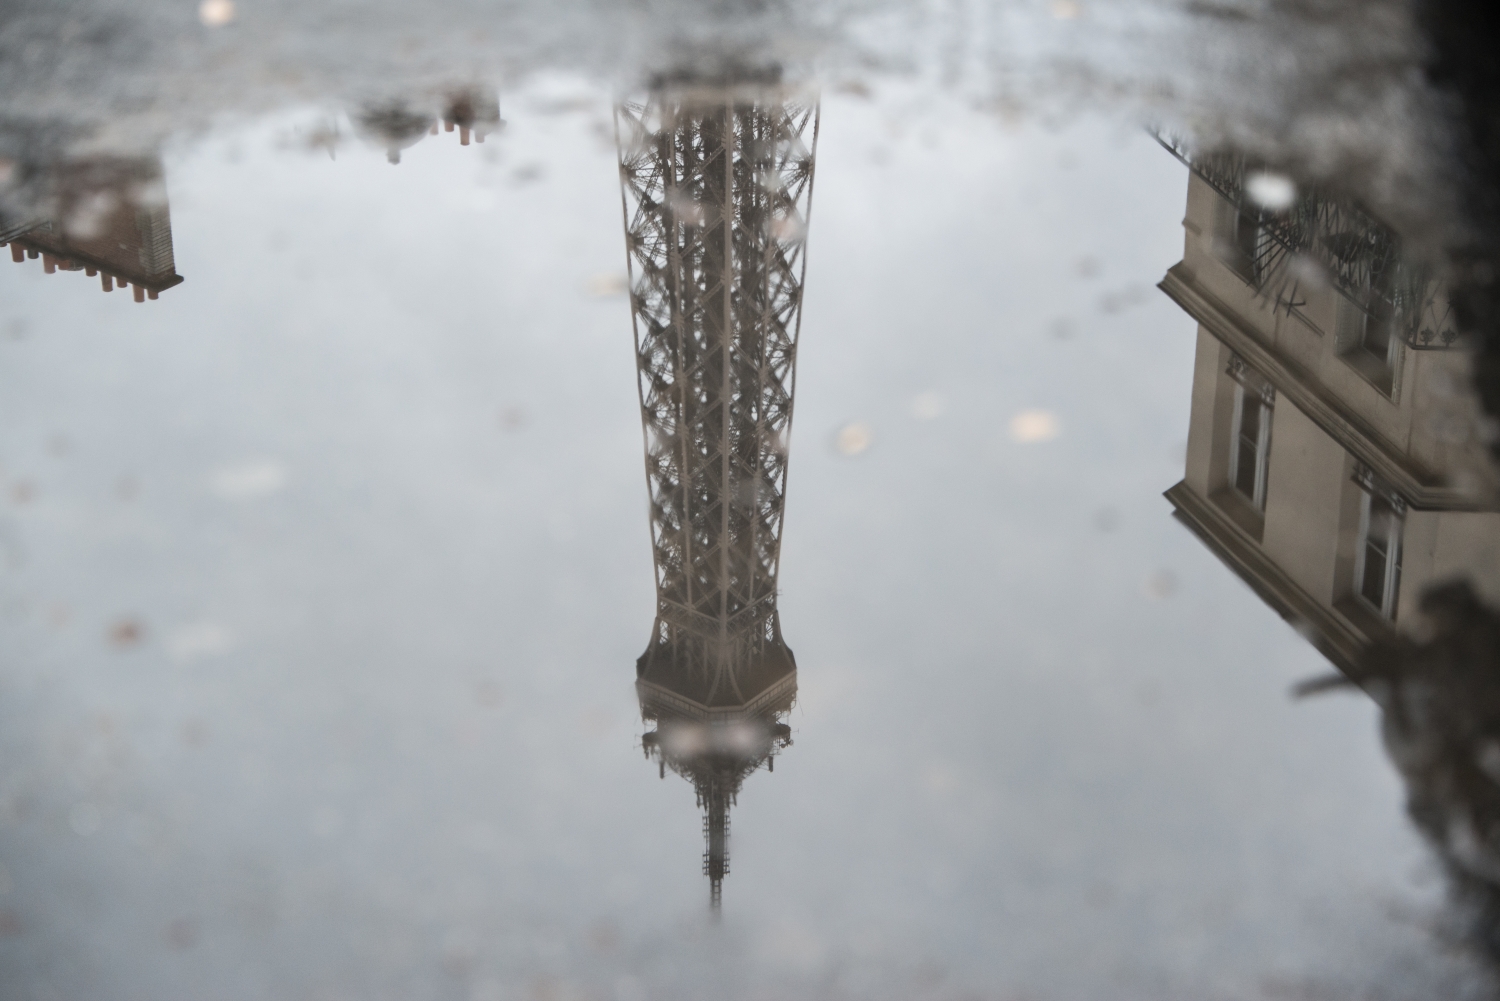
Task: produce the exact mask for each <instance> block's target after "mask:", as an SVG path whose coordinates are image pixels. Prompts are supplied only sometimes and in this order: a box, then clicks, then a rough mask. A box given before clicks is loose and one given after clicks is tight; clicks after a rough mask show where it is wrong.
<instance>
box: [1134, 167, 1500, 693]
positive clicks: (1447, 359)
mask: <svg viewBox="0 0 1500 1001" xmlns="http://www.w3.org/2000/svg"><path fill="white" fill-rule="evenodd" d="M1184 159H1189V158H1188V157H1186V156H1184ZM1190 165H1191V167H1192V176H1191V180H1190V182H1189V189H1188V209H1187V217H1186V219H1185V220H1184V226H1185V227H1186V229H1187V239H1186V250H1185V253H1184V256H1183V260H1182V262H1181V263H1179V264H1178V265H1176V266H1175V267H1173V268H1172V269H1171V270H1170V271H1169V272H1168V273H1167V276H1166V278H1165V279H1164V280H1163V281H1162V283H1161V287H1162V289H1163V290H1164V291H1165V292H1166V293H1167V294H1168V295H1170V296H1171V297H1172V298H1173V299H1175V300H1176V301H1177V303H1178V304H1179V305H1181V306H1182V307H1183V309H1185V310H1186V311H1187V312H1188V313H1189V314H1190V315H1192V317H1193V318H1194V319H1196V320H1197V321H1198V352H1197V362H1196V367H1195V371H1194V376H1193V396H1192V418H1191V422H1190V426H1189V433H1188V450H1187V461H1186V466H1187V468H1186V474H1185V476H1184V478H1183V480H1182V482H1181V483H1179V484H1177V485H1176V486H1175V487H1173V488H1172V489H1171V490H1169V491H1168V492H1167V497H1168V499H1170V500H1171V501H1172V504H1173V505H1174V507H1175V508H1176V509H1177V510H1176V513H1177V516H1178V517H1179V518H1180V519H1181V520H1182V521H1184V522H1185V523H1186V524H1187V525H1188V526H1189V527H1191V528H1192V529H1193V531H1194V532H1196V533H1197V534H1198V535H1199V536H1200V537H1201V538H1202V539H1203V541H1204V542H1205V543H1206V544H1207V545H1208V546H1209V548H1210V549H1212V550H1213V551H1214V552H1215V554H1217V555H1218V556H1219V557H1220V558H1221V559H1222V560H1223V561H1224V562H1225V563H1226V564H1227V565H1229V566H1230V567H1231V568H1233V569H1234V570H1235V571H1236V572H1237V573H1238V574H1239V575H1240V576H1241V577H1242V578H1243V579H1244V580H1245V581H1246V582H1247V583H1249V584H1250V586H1251V587H1252V588H1254V589H1255V590H1256V592H1257V593H1259V594H1260V596H1261V597H1262V598H1264V599H1265V600H1266V602H1267V603H1269V604H1270V605H1271V606H1272V607H1273V608H1275V609H1276V610H1277V611H1278V612H1280V613H1281V614H1282V615H1283V616H1285V617H1286V618H1288V619H1290V620H1293V621H1295V622H1297V623H1299V625H1301V626H1303V627H1305V629H1306V631H1307V632H1308V635H1309V636H1310V637H1312V638H1313V640H1314V642H1315V643H1316V644H1317V645H1318V647H1319V648H1320V649H1321V650H1322V651H1323V653H1325V654H1326V655H1327V656H1328V657H1329V659H1331V660H1332V661H1333V662H1334V663H1335V664H1336V665H1338V666H1339V667H1340V668H1342V669H1344V670H1346V671H1351V670H1353V669H1354V667H1355V664H1356V662H1357V661H1358V659H1359V657H1360V656H1361V653H1362V651H1363V650H1364V649H1365V648H1366V647H1367V646H1368V645H1369V644H1370V643H1371V642H1372V641H1377V640H1380V639H1383V638H1386V637H1389V636H1391V635H1392V634H1393V630H1395V629H1404V628H1405V627H1406V626H1407V625H1408V624H1409V622H1410V620H1411V619H1412V617H1413V615H1414V614H1415V613H1416V611H1417V602H1416V600H1415V598H1416V596H1417V594H1418V593H1419V592H1420V591H1421V589H1422V588H1424V587H1425V586H1426V585H1428V584H1429V583H1431V582H1433V581H1436V580H1439V579H1442V578H1447V577H1452V576H1457V575H1467V576H1469V577H1471V578H1472V579H1473V581H1474V584H1475V586H1476V587H1477V588H1478V589H1479V590H1480V591H1481V592H1482V593H1483V594H1485V595H1486V596H1487V597H1489V598H1490V599H1491V600H1492V601H1500V513H1497V512H1496V508H1497V503H1496V500H1497V494H1496V491H1495V483H1494V480H1493V477H1492V476H1491V475H1490V474H1489V473H1488V472H1487V469H1488V464H1487V461H1486V453H1485V448H1484V443H1483V442H1482V441H1481V440H1480V435H1479V433H1478V427H1479V426H1480V424H1479V420H1478V409H1477V404H1476V403H1475V402H1474V401H1473V400H1472V399H1471V398H1470V397H1469V396H1468V395H1467V394H1466V385H1467V365H1468V358H1467V355H1466V353H1464V352H1461V351H1457V350H1451V348H1452V347H1454V346H1456V342H1455V338H1454V335H1453V332H1452V326H1451V322H1450V321H1449V319H1448V315H1447V307H1446V298H1445V295H1444V293H1443V289H1442V287H1441V285H1440V283H1439V282H1437V281H1434V280H1432V279H1431V278H1430V277H1429V276H1428V275H1427V274H1426V273H1425V272H1423V271H1422V270H1421V269H1419V268H1417V267H1415V266H1413V265H1412V264H1410V263H1409V262H1408V261H1406V260H1405V259H1404V258H1403V257H1402V255H1401V248H1400V244H1399V241H1398V240H1397V238H1396V237H1395V235H1394V234H1392V233H1391V232H1390V231H1389V230H1388V229H1386V228H1385V227H1383V226H1382V225H1380V224H1379V223H1378V222H1376V221H1374V220H1373V219H1372V218H1371V217H1369V216H1368V215H1365V214H1364V213H1363V212H1361V211H1360V210H1359V209H1358V208H1357V207H1354V206H1351V205H1349V204H1347V203H1340V202H1338V201H1336V200H1333V199H1329V198H1325V197H1323V196H1321V195H1319V194H1317V193H1316V192H1311V191H1304V192H1301V193H1298V192H1297V191H1296V190H1295V189H1294V188H1292V186H1291V185H1290V184H1289V182H1287V181H1286V179H1284V178H1281V177H1279V176H1277V175H1274V174H1270V173H1267V172H1259V171H1256V170H1254V169H1252V168H1248V167H1247V166H1246V164H1245V162H1244V161H1243V160H1242V159H1239V158H1235V157H1227V156H1219V157H1204V158H1193V159H1192V160H1191V164H1190Z"/></svg>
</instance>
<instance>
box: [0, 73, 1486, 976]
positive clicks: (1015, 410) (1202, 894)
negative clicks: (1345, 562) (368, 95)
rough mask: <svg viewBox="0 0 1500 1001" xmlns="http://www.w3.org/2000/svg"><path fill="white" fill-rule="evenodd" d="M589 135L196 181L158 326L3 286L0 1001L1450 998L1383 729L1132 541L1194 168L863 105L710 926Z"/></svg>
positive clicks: (1090, 128)
mask: <svg viewBox="0 0 1500 1001" xmlns="http://www.w3.org/2000/svg"><path fill="white" fill-rule="evenodd" d="M579 90H580V91H581V93H582V94H583V97H584V98H585V99H586V100H583V101H580V103H579V107H578V109H577V110H574V111H571V112H569V113H567V114H562V115H559V114H552V113H544V112H542V111H541V110H539V108H538V104H539V103H540V102H539V101H534V100H530V99H529V96H528V94H526V93H522V94H518V95H517V96H516V99H515V100H513V101H512V100H510V99H509V98H507V101H506V104H505V116H506V118H507V119H508V121H509V124H508V125H507V127H506V130H505V131H504V133H502V134H501V135H499V136H493V137H491V138H490V139H489V140H488V142H487V143H486V144H485V145H484V146H483V147H477V146H471V147H469V148H462V147H460V146H458V145H457V143H456V141H453V140H452V139H451V137H447V139H446V140H445V139H444V138H443V137H439V139H438V140H432V139H429V140H427V141H424V142H422V143H419V144H418V145H416V146H414V147H411V148H410V149H408V150H406V151H405V152H404V153H403V156H402V162H401V164H400V166H399V167H397V168H392V167H390V166H388V165H387V164H386V162H385V160H384V157H383V155H382V153H381V151H379V150H376V149H362V148H356V147H353V146H350V147H347V148H345V149H343V150H340V152H339V154H338V156H337V158H336V159H329V158H328V157H327V156H325V155H323V154H322V153H321V152H315V153H314V154H304V153H302V152H298V151H295V150H292V149H288V148H286V147H287V146H288V145H289V142H288V140H287V137H288V136H295V135H296V134H297V130H298V129H311V128H312V127H313V125H312V124H309V123H312V122H314V121H315V116H311V115H297V114H288V115H286V116H283V117H281V118H278V119H275V120H271V121H265V122H261V123H258V124H254V125H249V126H245V127H242V128H239V129H236V130H230V131H226V132H223V133H219V134H215V135H212V136H210V137H209V138H207V139H205V140H204V141H202V142H200V143H197V144H192V145H184V146H181V147H176V148H174V149H172V150H171V151H170V152H169V155H168V156H167V157H166V172H167V186H168V190H169V194H170V198H171V208H172V224H173V237H174V244H175V254H176V261H177V269H178V272H179V273H181V274H183V275H185V276H186V278H187V280H186V282H185V283H184V284H182V285H181V286H179V287H177V288H174V289H171V290H170V291H169V292H167V293H164V294H163V295H162V297H161V298H160V300H158V301H156V302H151V303H147V304H144V305H141V306H136V305H135V304H133V303H130V302H129V301H126V300H125V299H124V297H121V296H118V295H116V296H105V295H101V294H99V293H98V292H97V290H96V288H95V287H94V286H92V285H91V284H90V283H89V282H88V281H87V280H85V279H84V278H83V277H81V276H78V275H74V274H67V273H64V274H54V275H46V274H43V273H42V271H41V269H40V268H38V267H30V266H0V284H3V289H4V291H3V299H0V302H3V305H0V330H9V331H12V335H11V336H10V337H9V338H8V339H0V487H3V490H4V497H5V500H4V501H3V507H0V558H3V559H4V560H5V561H6V563H5V566H6V570H5V573H4V575H3V577H0V648H3V649H5V650H6V651H7V652H8V654H7V656H6V657H4V658H3V660H0V686H3V691H4V698H3V699H0V713H3V714H4V720H3V726H0V734H3V737H0V740H3V742H4V744H3V746H4V761H5V763H6V764H5V772H4V775H3V779H0V782H3V784H0V824H3V832H4V833H3V837H4V844H5V846H6V848H5V859H4V864H5V874H6V877H7V885H9V886H10V887H11V888H10V889H9V890H8V891H7V892H6V893H5V894H4V896H3V897H0V908H3V909H4V912H5V914H7V915H10V918H9V919H7V920H8V921H13V922H14V924H13V925H12V924H5V925H4V926H3V927H0V931H4V930H5V929H13V931H10V932H7V933H6V936H5V937H3V938H0V964H3V968H4V970H5V976H6V980H7V981H8V982H9V983H10V984H11V985H12V987H13V989H14V990H15V991H16V996H18V997H35V998H50V997H95V998H114V997H119V998H133V997H148V996H149V997H162V998H176V997H222V998H247V999H248V998H270V997H276V998H288V997H306V998H334V997H364V998H381V997H391V998H395V997H402V998H411V997H433V998H438V997H443V998H447V997H453V998H473V999H476V1001H480V999H490V998H510V997H527V996H529V997H537V998H563V997H569V998H572V997H591V998H618V999H620V1001H631V999H634V998H644V997H658V996H660V997H701V996H704V995H705V994H706V993H712V994H713V995H715V996H727V997H746V998H750V997H760V996H762V995H770V994H773V993H774V994H776V995H777V996H789V995H795V996H803V995H806V996H845V997H859V998H863V997H869V998H884V997H903V998H907V997H916V996H922V997H953V998H958V997H968V996H986V997H990V996H992V997H997V998H1005V997H1015V998H1022V997H1027V998H1032V997H1034V998H1093V997H1110V998H1142V999H1144V998H1153V999H1159V998H1171V997H1183V998H1187V997H1193V998H1204V997H1225V998H1238V997H1274V996H1281V997H1286V996H1294V997H1295V996H1310V997H1322V996H1327V997H1361V996H1375V995H1377V992H1378V996H1382V997H1410V998H1418V997H1421V998H1430V997H1435V996H1447V997H1457V996H1464V992H1466V991H1469V990H1472V989H1475V988H1474V980H1473V972H1472V970H1471V969H1470V968H1469V967H1468V966H1467V965H1465V961H1464V960H1462V959H1461V958H1456V957H1454V956H1452V955H1449V954H1445V953H1444V952H1443V951H1442V950H1441V949H1440V948H1439V945H1438V943H1437V942H1436V941H1435V939H1434V938H1433V936H1432V934H1431V932H1430V929H1429V928H1428V924H1429V922H1430V919H1431V918H1432V916H1433V915H1434V914H1435V913H1436V910H1437V906H1438V903H1439V901H1440V895H1441V887H1440V885H1439V882H1438V880H1437V879H1436V877H1435V873H1434V871H1433V866H1432V864H1431V863H1430V862H1428V861H1427V857H1426V855H1425V853H1424V852H1423V851H1422V850H1421V848H1420V845H1419V844H1418V841H1417V838H1416V835H1415V834H1414V833H1412V832H1411V831H1410V830H1409V829H1408V826H1407V824H1406V822H1405V820H1404V818H1403V816H1402V812H1401V792H1400V787H1399V784H1398V781H1397V779H1396V777H1395V776H1394V775H1393V774H1392V772H1391V770H1390V768H1389V766H1388V765H1387V764H1386V763H1385V761H1384V760H1383V758H1382V756H1381V752H1380V749H1379V745H1378V743H1377V740H1376V736H1375V718H1376V710H1375V708H1374V707H1373V706H1372V705H1370V704H1368V703H1367V702H1365V701H1363V700H1361V699H1356V698H1330V699H1325V700H1320V701H1317V702H1314V703H1308V704H1294V703H1292V702H1291V701H1289V700H1288V698H1287V695H1286V693H1287V689H1288V686H1289V685H1290V684H1291V683H1292V682H1293V681H1294V680H1297V679H1299V678H1302V677H1305V676H1307V675H1309V674H1312V673H1315V672H1316V671H1318V670H1320V669H1321V667H1322V662H1321V660H1320V659H1319V657H1318V655H1317V654H1316V653H1315V652H1314V651H1313V650H1312V649H1311V648H1310V647H1308V646H1307V645H1306V644H1305V643H1304V642H1303V641H1302V640H1301V639H1300V638H1299V637H1298V636H1297V635H1296V634H1295V633H1294V632H1292V631H1291V630H1290V629H1288V628H1287V627H1285V626H1284V625H1282V624H1281V622H1280V621H1279V619H1277V618H1276V616H1275V615H1274V614H1273V613H1272V612H1271V611H1269V610H1268V609H1266V608H1265V607H1264V606H1263V605H1262V604H1261V602H1260V601H1259V600H1258V599H1257V598H1255V596H1254V595H1253V594H1251V593H1250V592H1249V591H1248V590H1247V589H1246V588H1245V587H1243V586H1242V585H1241V584H1240V583H1239V582H1238V581H1237V580H1235V579H1234V578H1233V576H1232V575H1230V574H1228V573H1226V572H1225V571H1224V570H1223V568H1222V567H1221V566H1220V565H1219V564H1218V563H1217V562H1216V561H1215V559H1214V558H1213V557H1212V556H1211V555H1210V554H1209V553H1208V552H1206V551H1204V549H1203V547H1202V546H1201V545H1200V544H1199V543H1198V542H1197V541H1196V540H1195V539H1194V538H1193V537H1192V536H1191V535H1189V534H1188V533H1187V532H1186V531H1184V530H1183V529H1182V528H1181V527H1180V526H1179V525H1177V524H1176V523H1175V522H1173V521H1172V520H1171V518H1170V512H1169V506H1168V505H1167V504H1166V502H1164V501H1163V500H1162V498H1161V496H1160V495H1161V491H1162V490H1164V489H1166V488H1167V487H1169V486H1171V485H1172V484H1173V483H1174V482H1176V480H1177V479H1178V478H1180V477H1181V475H1182V463H1183V448H1184V445H1185V439H1186V433H1187V419H1188V411H1189V394H1190V390H1191V384H1192V373H1193V369H1192V366H1193V350H1194V340H1193V323H1192V321H1191V320H1190V319H1189V318H1188V317H1186V316H1185V315H1184V314H1183V313H1182V312H1181V311H1179V310H1178V309H1177V307H1176V306H1175V305H1173V304H1172V303H1171V302H1170V301H1169V300H1167V299H1166V298H1165V297H1164V296H1162V295H1160V294H1159V293H1157V292H1155V291H1154V289H1153V288H1152V286H1153V285H1154V284H1155V282H1156V281H1158V280H1159V279H1160V277H1161V275H1162V273H1163V272H1164V271H1165V270H1166V268H1167V267H1169V266H1170V265H1172V264H1173V263H1175V262H1176V261H1177V260H1178V259H1179V258H1180V257H1181V255H1182V240H1183V237H1182V228H1181V223H1180V221H1181V219H1182V214H1183V201H1184V192H1185V190H1186V185H1187V173H1186V171H1185V169H1184V168H1183V167H1182V166H1181V165H1180V164H1179V163H1177V162H1176V161H1175V160H1173V159H1172V158H1171V157H1170V156H1169V155H1167V154H1166V153H1165V152H1164V151H1163V150H1161V148H1160V147H1159V146H1158V145H1157V144H1156V143H1155V142H1154V141H1153V140H1152V139H1151V138H1150V137H1149V136H1146V135H1144V134H1141V133H1138V132H1136V131H1135V130H1133V129H1130V128H1125V127H1122V126H1119V125H1117V124H1115V123H1108V122H1103V121H1098V120H1084V121H1080V122H1078V123H1076V124H1074V125H1072V126H1070V127H1068V128H1066V129H1058V130H1047V129H1043V128H1040V127H1038V126H1036V125H1034V124H1024V123H1017V124H1012V125H1008V126H1007V125H1004V124H1002V123H1000V122H998V121H997V120H996V119H995V118H994V117H991V116H986V115H982V114H980V113H978V112H974V111H972V110H968V109H967V108H966V107H964V106H961V105H959V104H958V103H957V102H938V103H936V104H926V105H924V106H923V114H922V115H921V117H920V119H917V118H915V117H914V116H913V115H912V114H911V113H910V105H909V104H907V103H904V101H905V99H904V98H903V96H902V94H901V93H899V92H897V91H895V90H894V89H893V90H892V91H891V92H889V93H882V94H879V95H877V96H876V98H875V99H873V100H865V99H861V98H860V97H858V96H856V95H851V94H839V93H830V94H827V95H825V98H824V101H823V106H822V134H821V136H820V139H819V150H818V161H819V162H818V187H817V194H816V202H815V205H814V207H813V211H812V222H811V233H810V237H809V244H808V254H809V265H808V274H807V284H806V302H805V306H804V315H803V328H802V329H803V340H802V347H801V352H800V359H799V365H800V367H799V373H798V375H799V380H800V381H799V385H798V394H797V395H798V401H799V407H798V410H797V414H796V422H795V427H794V430H793V433H792V444H791V467H790V474H789V480H788V486H787V497H788V500H787V515H786V518H787V520H786V526H785V529H784V536H783V547H782V567H781V572H780V578H779V584H780V588H781V596H780V599H779V609H780V615H781V625H782V629H783V630H784V633H785V636H786V639H787V642H788V644H789V645H790V646H791V647H792V648H793V649H795V651H796V657H797V663H798V667H799V676H800V677H799V688H798V697H797V705H796V708H795V709H794V710H793V711H792V713H791V716H790V719H789V720H788V722H789V723H790V725H791V727H792V731H793V736H794V737H795V740H796V744H797V746H796V747H795V749H794V750H793V752H791V753H787V754H786V755H784V756H783V757H781V758H779V760H778V765H777V768H776V771H775V773H774V774H766V773H764V772H760V773H757V774H755V775H753V776H751V777H750V778H749V780H748V781H747V782H746V783H745V786H744V789H743V791H742V794H741V796H740V799H739V804H738V806H737V807H736V809H735V813H734V835H733V837H734V874H733V876H732V877H731V878H730V879H729V880H728V881H726V884H725V903H724V921H723V924H722V926H720V927H718V928H712V927H710V926H709V925H708V924H707V922H706V921H705V913H706V912H705V908H704V885H703V877H702V875H701V874H700V872H699V870H698V866H697V859H698V857H699V854H700V853H701V851H702V840H701V830H700V827H699V823H700V819H699V815H698V812H697V810H696V809H695V806H694V803H693V798H692V795H691V793H690V791H689V790H688V789H687V788H686V787H685V786H684V784H683V783H682V782H681V781H680V780H676V779H673V778H672V777H671V776H670V775H669V776H668V781H661V780H659V779H658V778H657V770H656V768H655V767H653V766H650V765H646V764H643V762H642V760H641V758H640V749H639V740H640V733H641V730H642V727H641V725H640V720H639V708H638V705H637V703H636V699H635V693H634V692H633V690H632V687H631V684H632V681H633V680H634V679H633V674H632V667H633V664H634V662H635V659H636V657H637V656H639V655H640V653H641V650H642V648H643V644H644V641H645V640H646V638H647V635H648V631H649V629H650V626H651V622H652V614H653V611H652V609H653V588H652V576H651V566H652V560H651V550H650V545H649V537H648V534H647V518H646V511H645V506H644V503H643V501H644V493H643V489H644V483H643V476H642V470H641V437H640V423H639V410H638V405H637V401H636V396H635V386H634V384H633V382H632V379H633V375H634V373H633V366H634V360H633V358H632V351H631V339H630V330H629V305H628V301H627V299H626V298H625V296H624V295H622V294H619V292H618V291H616V290H617V289H618V288H619V285H618V283H617V281H616V280H615V278H614V276H618V275H621V274H623V271H624V257H623V254H622V246H621V235H620V219H621V215H620V201H619V198H620V196H619V188H618V180H617V169H616V160H615V150H614V146H613V138H612V135H611V134H610V133H609V132H607V131H601V126H602V125H603V123H607V121H608V113H609V103H608V99H607V96H606V95H603V94H601V93H596V92H593V91H589V90H587V89H586V88H579ZM7 325H8V326H7ZM919 398H920V399H924V400H925V402H922V403H918V402H916V401H918V400H919ZM934 398H935V399H939V400H940V401H941V405H933V403H932V400H933V399H934ZM1026 412H1036V413H1043V414H1046V415H1049V416H1050V417H1051V418H1052V421H1053V424H1052V425H1051V427H1052V432H1053V433H1050V434H1031V433H1027V434H1017V433H1016V432H1015V430H1014V428H1015V427H1016V426H1017V425H1016V424H1015V423H1014V422H1015V420H1016V418H1017V415H1020V414H1023V413H1026ZM854 423H859V424H862V425H864V426H865V427H866V429H867V430H866V434H867V444H866V447H864V448H862V449H859V450H856V452H857V454H846V453H847V452H848V451H849V450H848V449H845V450H842V451H841V450H840V448H839V447H838V445H837V441H838V440H839V432H840V430H841V429H844V428H847V427H848V426H849V425H851V424H854ZM1023 423H1024V422H1023ZM1043 423H1045V422H1043ZM1026 426H1033V427H1034V426H1037V425H1036V422H1035V420H1033V422H1032V424H1030V425H1026ZM1017 439H1022V440H1017ZM1028 439H1029V440H1028ZM59 440H65V441H66V443H67V445H66V447H65V448H59V447H57V445H56V443H57V442H58V441H59ZM23 483H24V484H27V485H29V487H30V492H29V493H27V495H26V497H25V499H24V500H23V499H22V498H21V496H20V495H19V494H17V493H16V488H17V486H18V485H19V484H23ZM122 484H128V485H129V489H126V488H125V487H124V486H122ZM127 620H128V621H130V622H133V623H137V624H138V630H139V639H138V641H136V642H134V643H126V644H121V643H118V642H111V639H110V637H111V630H113V629H116V628H117V627H118V625H119V624H120V623H121V622H122V621H127Z"/></svg>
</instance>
